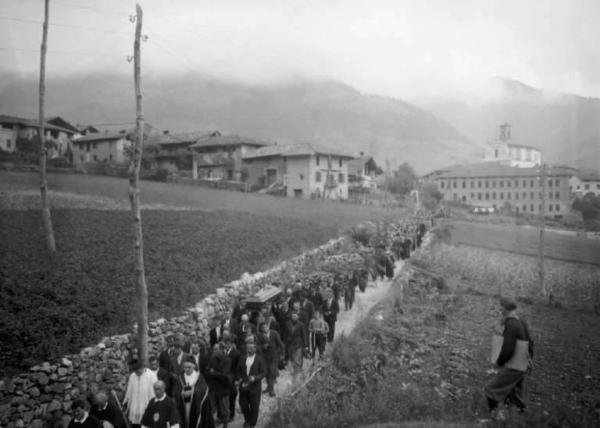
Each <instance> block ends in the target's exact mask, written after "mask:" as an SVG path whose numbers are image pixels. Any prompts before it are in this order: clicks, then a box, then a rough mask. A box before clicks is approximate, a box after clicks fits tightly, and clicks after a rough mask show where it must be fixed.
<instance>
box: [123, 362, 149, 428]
mask: <svg viewBox="0 0 600 428" xmlns="http://www.w3.org/2000/svg"><path fill="white" fill-rule="evenodd" d="M157 380H158V378H157V377H156V373H154V372H153V371H151V370H148V369H144V373H142V375H141V376H138V375H137V374H135V373H131V375H129V382H128V383H127V392H126V393H125V400H123V404H125V403H127V416H128V417H129V420H130V421H131V423H134V424H139V423H140V422H141V421H142V416H143V415H144V410H146V407H147V406H148V403H149V402H150V400H151V399H152V397H154V383H155V382H156V381H157Z"/></svg>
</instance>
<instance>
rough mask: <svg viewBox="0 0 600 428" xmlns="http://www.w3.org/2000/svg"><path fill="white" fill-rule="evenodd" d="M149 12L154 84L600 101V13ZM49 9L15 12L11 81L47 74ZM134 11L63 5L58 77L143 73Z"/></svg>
mask: <svg viewBox="0 0 600 428" xmlns="http://www.w3.org/2000/svg"><path fill="white" fill-rule="evenodd" d="M139 3H140V4H141V5H142V7H143V9H144V29H143V33H144V34H147V35H148V41H147V42H146V43H144V44H143V52H142V63H143V72H144V74H146V75H151V74H152V75H156V74H157V73H158V74H160V73H169V74H173V73H187V72H194V73H202V74H208V75H212V76H219V77H222V78H227V79H235V80H238V81H243V82H249V83H259V84H270V83H277V82H285V81H288V80H290V79H295V78H298V77H306V76H308V77H318V78H332V79H336V80H340V81H342V82H345V83H347V84H350V85H352V86H354V87H355V88H357V89H359V90H361V91H363V92H370V93H377V94H382V95H389V96H394V97H399V98H405V99H414V98H416V97H422V96H428V95H432V94H440V93H452V92H454V91H457V90H464V89H474V88H479V87H480V85H481V84H482V82H485V81H486V80H487V79H488V78H490V77H493V76H501V77H508V78H513V79H517V80H520V81H522V82H524V83H527V84H530V85H533V86H536V87H541V88H545V89H548V90H551V91H557V92H572V93H577V94H580V95H585V96H596V97H600V52H599V50H600V49H599V48H598V47H597V46H598V45H599V44H600V1H598V0H571V1H568V0H547V1H544V0H494V1H492V0H490V1H486V0H452V1H450V0H437V1H433V0H431V1H426V0H425V1H424V0H412V1H404V0H389V1H383V0H369V1H366V0H346V1H338V0H316V1H313V0H298V1H296V0H177V1H165V0H141V1H140V2H139ZM43 4H44V2H43V0H2V8H1V11H0V71H6V70H8V71H17V72H21V73H24V72H36V73H37V72H38V67H39V52H37V50H39V45H40V41H41V21H42V19H43ZM175 5H176V6H175ZM134 11H135V2H134V1H130V0H103V1H97V0H64V1H63V0H60V1H59V0H56V1H55V0H50V22H51V26H50V30H49V41H48V47H49V53H48V62H47V72H48V75H49V76H56V75H65V74H68V73H73V72H77V73H79V72H86V73H87V72H94V71H103V72H107V71H109V72H118V73H131V72H132V67H133V64H131V63H128V62H127V60H126V56H127V55H131V54H132V45H133V43H132V39H133V32H134V24H132V23H130V22H129V16H128V15H129V14H133V13H134ZM6 18H11V19H6ZM13 19H22V20H32V21H39V23H38V22H23V21H18V20H13ZM98 30H109V31H98Z"/></svg>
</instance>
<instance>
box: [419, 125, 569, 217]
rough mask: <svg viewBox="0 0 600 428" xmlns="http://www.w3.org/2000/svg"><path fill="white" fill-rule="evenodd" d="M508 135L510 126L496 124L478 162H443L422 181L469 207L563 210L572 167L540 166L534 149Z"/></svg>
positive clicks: (551, 212)
mask: <svg viewBox="0 0 600 428" xmlns="http://www.w3.org/2000/svg"><path fill="white" fill-rule="evenodd" d="M511 138H512V136H511V128H510V125H508V124H503V125H500V133H499V136H498V139H497V140H494V141H492V142H490V143H488V145H487V147H486V151H485V156H484V160H483V162H477V163H471V164H466V165H453V166H449V167H447V168H443V169H439V170H436V171H434V172H432V173H430V174H427V175H426V176H424V177H423V180H425V181H432V182H434V183H436V184H437V185H438V189H439V190H440V192H441V193H442V194H443V195H444V199H445V200H446V201H454V202H458V203H463V204H465V205H469V206H472V207H481V208H486V209H494V210H499V209H504V210H509V211H512V212H513V213H515V214H539V213H540V212H542V209H543V211H544V212H545V213H546V215H548V216H561V215H564V214H566V213H567V212H569V210H570V203H571V191H570V190H571V188H570V185H571V183H570V180H571V177H573V175H574V174H575V170H574V169H573V168H569V167H564V166H546V167H545V169H543V168H542V163H541V160H542V155H541V152H540V150H539V149H536V148H533V147H531V146H527V145H522V144H513V143H510V142H509V141H511ZM544 177H545V178H544ZM542 203H544V206H542Z"/></svg>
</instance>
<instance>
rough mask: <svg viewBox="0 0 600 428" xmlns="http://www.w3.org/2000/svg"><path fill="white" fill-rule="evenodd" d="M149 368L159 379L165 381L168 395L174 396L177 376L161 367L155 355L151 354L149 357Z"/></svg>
mask: <svg viewBox="0 0 600 428" xmlns="http://www.w3.org/2000/svg"><path fill="white" fill-rule="evenodd" d="M148 368H149V369H150V370H151V371H153V372H154V373H155V374H156V378H157V379H158V380H162V381H163V382H164V383H165V392H166V394H167V396H169V397H171V398H173V386H174V384H175V377H174V376H173V374H172V373H171V372H170V371H168V370H165V369H163V368H162V367H160V366H159V365H158V360H157V358H156V357H155V356H151V357H150V358H149V359H148Z"/></svg>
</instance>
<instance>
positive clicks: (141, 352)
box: [129, 4, 148, 365]
mask: <svg viewBox="0 0 600 428" xmlns="http://www.w3.org/2000/svg"><path fill="white" fill-rule="evenodd" d="M135 8H136V24H135V41H134V43H133V55H134V62H133V72H134V84H135V112H136V125H137V128H136V137H135V141H134V142H133V143H132V144H133V150H132V152H133V153H132V157H131V163H130V165H129V201H130V202H131V211H132V213H133V232H134V234H135V245H134V249H135V270H136V273H137V291H138V313H137V333H138V356H139V358H140V360H141V361H142V362H143V363H144V365H147V364H148V287H147V286H146V273H145V270H144V240H143V235H142V213H141V210H140V166H141V164H142V149H143V145H144V112H143V109H142V89H141V82H140V80H141V78H140V74H141V58H140V38H141V35H142V16H143V12H142V8H141V6H140V5H139V4H136V5H135Z"/></svg>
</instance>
